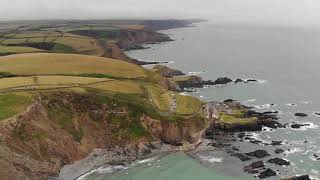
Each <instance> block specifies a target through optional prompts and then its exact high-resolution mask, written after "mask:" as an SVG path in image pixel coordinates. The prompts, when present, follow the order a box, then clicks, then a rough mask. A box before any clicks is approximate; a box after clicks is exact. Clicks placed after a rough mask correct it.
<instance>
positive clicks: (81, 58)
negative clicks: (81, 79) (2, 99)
mask: <svg viewBox="0 0 320 180" xmlns="http://www.w3.org/2000/svg"><path fill="white" fill-rule="evenodd" d="M0 72H10V73H12V74H16V75H49V74H58V75H65V74H69V75H80V74H91V73H94V74H105V75H109V76H114V77H120V78H133V79H134V78H145V77H147V74H146V70H145V69H143V68H142V67H140V66H137V65H134V64H129V63H126V62H123V61H119V60H113V59H109V58H102V57H94V56H85V55H76V54H54V53H32V54H18V55H10V56H3V57H0Z"/></svg>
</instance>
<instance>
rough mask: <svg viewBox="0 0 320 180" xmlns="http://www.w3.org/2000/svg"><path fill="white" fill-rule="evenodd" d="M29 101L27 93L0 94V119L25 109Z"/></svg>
mask: <svg viewBox="0 0 320 180" xmlns="http://www.w3.org/2000/svg"><path fill="white" fill-rule="evenodd" d="M30 103H31V96H30V95H28V94H22V93H19V94H13V93H9V94H0V121H1V120H4V119H6V118H9V117H12V116H14V115H15V114H18V113H19V112H21V111H23V110H25V109H26V107H27V106H28V105H29V104H30Z"/></svg>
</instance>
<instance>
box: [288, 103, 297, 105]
mask: <svg viewBox="0 0 320 180" xmlns="http://www.w3.org/2000/svg"><path fill="white" fill-rule="evenodd" d="M286 106H298V105H297V104H295V103H287V104H286Z"/></svg>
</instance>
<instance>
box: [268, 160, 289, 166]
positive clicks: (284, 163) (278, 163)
mask: <svg viewBox="0 0 320 180" xmlns="http://www.w3.org/2000/svg"><path fill="white" fill-rule="evenodd" d="M268 162H269V163H273V164H277V165H279V166H289V165H290V162H289V161H286V160H284V159H281V158H273V159H269V160H268Z"/></svg>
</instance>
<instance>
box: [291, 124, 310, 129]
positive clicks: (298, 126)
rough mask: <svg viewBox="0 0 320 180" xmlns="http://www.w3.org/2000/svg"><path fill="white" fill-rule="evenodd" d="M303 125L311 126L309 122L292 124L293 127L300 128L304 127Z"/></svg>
mask: <svg viewBox="0 0 320 180" xmlns="http://www.w3.org/2000/svg"><path fill="white" fill-rule="evenodd" d="M303 126H309V124H292V125H291V128H293V129H299V128H301V127H303Z"/></svg>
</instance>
